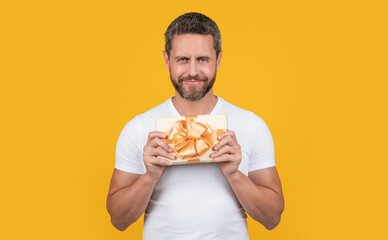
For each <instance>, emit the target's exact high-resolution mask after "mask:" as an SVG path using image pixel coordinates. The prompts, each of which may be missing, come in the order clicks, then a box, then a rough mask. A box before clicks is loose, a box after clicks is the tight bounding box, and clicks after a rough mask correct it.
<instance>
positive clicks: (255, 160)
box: [248, 113, 275, 172]
mask: <svg viewBox="0 0 388 240" xmlns="http://www.w3.org/2000/svg"><path fill="white" fill-rule="evenodd" d="M250 123H251V128H250V129H252V135H251V136H252V138H251V139H252V141H251V142H252V145H251V150H250V154H249V167H248V172H251V171H255V170H259V169H262V168H268V167H273V166H275V147H274V142H273V139H272V135H271V132H270V131H269V128H268V126H267V124H266V123H265V122H264V120H263V119H262V118H260V117H259V116H257V115H256V114H254V113H251V121H250Z"/></svg>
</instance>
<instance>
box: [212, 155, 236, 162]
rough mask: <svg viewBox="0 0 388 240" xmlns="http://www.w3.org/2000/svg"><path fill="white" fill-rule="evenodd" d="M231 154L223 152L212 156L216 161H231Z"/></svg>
mask: <svg viewBox="0 0 388 240" xmlns="http://www.w3.org/2000/svg"><path fill="white" fill-rule="evenodd" d="M232 156H233V155H230V154H224V155H222V156H219V157H216V158H214V161H216V162H232V161H233V157H232Z"/></svg>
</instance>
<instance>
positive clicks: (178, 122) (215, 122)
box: [155, 114, 228, 165]
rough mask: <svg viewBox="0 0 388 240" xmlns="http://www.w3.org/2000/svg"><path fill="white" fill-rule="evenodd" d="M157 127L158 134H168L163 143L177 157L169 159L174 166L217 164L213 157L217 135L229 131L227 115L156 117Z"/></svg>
mask: <svg viewBox="0 0 388 240" xmlns="http://www.w3.org/2000/svg"><path fill="white" fill-rule="evenodd" d="M155 125H156V126H155V127H156V131H160V132H163V133H165V134H166V135H167V138H164V139H162V140H163V141H164V142H166V143H167V144H168V145H169V146H170V147H171V148H172V149H173V154H175V155H176V159H175V160H171V159H169V160H171V161H172V164H173V165H177V164H191V163H209V162H213V161H214V160H213V158H212V157H210V154H211V153H212V152H214V151H213V149H212V148H213V146H214V145H215V144H217V143H218V142H219V140H218V136H219V135H220V134H221V133H222V132H224V131H228V118H227V115H226V114H212V115H195V116H179V117H163V118H157V119H156V121H155ZM158 157H160V158H164V157H162V156H158ZM164 159H166V158H164Z"/></svg>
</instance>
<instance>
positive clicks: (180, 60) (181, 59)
mask: <svg viewBox="0 0 388 240" xmlns="http://www.w3.org/2000/svg"><path fill="white" fill-rule="evenodd" d="M185 61H187V58H179V59H178V62H185Z"/></svg>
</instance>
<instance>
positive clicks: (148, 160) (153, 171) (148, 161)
mask: <svg viewBox="0 0 388 240" xmlns="http://www.w3.org/2000/svg"><path fill="white" fill-rule="evenodd" d="M166 137H167V136H166V134H164V133H162V132H158V131H154V132H150V133H149V134H148V140H147V144H146V145H145V146H144V148H143V161H144V165H145V167H146V169H147V173H146V174H149V176H150V177H151V178H152V179H155V180H159V178H160V176H161V175H162V173H163V170H164V168H165V167H166V166H170V165H171V164H172V162H171V161H170V160H166V159H162V158H158V157H157V156H162V157H165V158H168V159H175V158H176V156H175V155H173V154H171V152H172V149H171V147H170V146H169V145H168V144H167V143H165V142H164V141H163V140H162V139H161V138H166Z"/></svg>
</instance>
